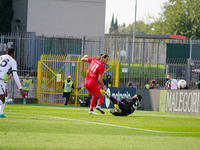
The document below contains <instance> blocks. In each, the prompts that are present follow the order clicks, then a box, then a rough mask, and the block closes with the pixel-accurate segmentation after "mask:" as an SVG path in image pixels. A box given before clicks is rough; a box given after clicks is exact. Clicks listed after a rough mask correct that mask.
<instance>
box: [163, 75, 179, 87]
mask: <svg viewBox="0 0 200 150" xmlns="http://www.w3.org/2000/svg"><path fill="white" fill-rule="evenodd" d="M165 89H172V90H176V89H179V86H178V82H177V80H176V79H172V75H171V74H170V73H168V74H167V78H166V83H165Z"/></svg>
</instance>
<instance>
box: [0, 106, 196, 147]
mask: <svg viewBox="0 0 200 150" xmlns="http://www.w3.org/2000/svg"><path fill="white" fill-rule="evenodd" d="M104 110H105V111H106V114H104V115H102V114H99V115H89V114H88V112H89V108H86V107H73V106H67V107H66V106H50V105H49V106H48V105H14V104H11V105H6V106H5V109H4V114H5V115H6V116H7V117H8V118H0V150H29V149H34V150H43V149H46V150H53V149H63V150H70V149H73V150H94V149H98V150H199V149H200V115H191V114H178V113H160V112H152V111H135V112H134V113H133V114H132V115H130V116H127V117H115V116H113V115H111V114H110V113H109V109H104ZM96 112H97V111H96Z"/></svg>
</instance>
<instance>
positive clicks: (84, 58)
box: [81, 55, 89, 62]
mask: <svg viewBox="0 0 200 150" xmlns="http://www.w3.org/2000/svg"><path fill="white" fill-rule="evenodd" d="M88 57H89V55H85V56H83V57H82V58H81V61H83V62H88Z"/></svg>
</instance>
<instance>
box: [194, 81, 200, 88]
mask: <svg viewBox="0 0 200 150" xmlns="http://www.w3.org/2000/svg"><path fill="white" fill-rule="evenodd" d="M195 87H196V90H200V81H199V82H195Z"/></svg>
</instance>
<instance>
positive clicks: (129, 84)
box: [127, 82, 135, 87]
mask: <svg viewBox="0 0 200 150" xmlns="http://www.w3.org/2000/svg"><path fill="white" fill-rule="evenodd" d="M127 87H135V86H133V83H132V82H129V83H128V85H127Z"/></svg>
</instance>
